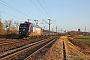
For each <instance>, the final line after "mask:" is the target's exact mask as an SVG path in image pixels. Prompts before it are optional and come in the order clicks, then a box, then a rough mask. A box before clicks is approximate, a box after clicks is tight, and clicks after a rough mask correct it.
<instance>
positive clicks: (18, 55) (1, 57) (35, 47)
mask: <svg viewBox="0 0 90 60" xmlns="http://www.w3.org/2000/svg"><path fill="white" fill-rule="evenodd" d="M55 40H56V38H48V39H44V40H40V41H37V42H34V43H30V44H27V45H24V46H22V47H19V48H16V49H12V50H8V51H5V52H3V53H1V54H0V60H7V59H9V60H15V59H18V60H20V59H21V60H23V59H25V60H27V59H29V58H30V57H31V56H33V55H34V54H35V53H36V52H38V51H39V50H41V49H43V48H44V47H45V46H47V45H49V44H50V43H52V42H54V41H55ZM29 55H30V56H29ZM28 56H29V57H28Z"/></svg>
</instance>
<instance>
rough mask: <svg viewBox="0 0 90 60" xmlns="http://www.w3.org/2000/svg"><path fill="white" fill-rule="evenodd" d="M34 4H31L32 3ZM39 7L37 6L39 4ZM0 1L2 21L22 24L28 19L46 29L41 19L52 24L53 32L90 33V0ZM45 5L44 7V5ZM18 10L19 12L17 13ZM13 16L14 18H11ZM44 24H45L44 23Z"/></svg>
mask: <svg viewBox="0 0 90 60" xmlns="http://www.w3.org/2000/svg"><path fill="white" fill-rule="evenodd" d="M32 1H33V2H34V3H33V2H32ZM38 1H39V2H40V3H41V5H42V6H43V8H44V9H45V10H44V9H43V8H42V6H41V5H40V4H39V2H38ZM38 1H37V0H0V15H1V18H2V20H3V21H4V20H9V19H13V21H18V22H24V21H26V20H27V19H28V18H29V19H31V22H33V23H34V19H37V20H38V21H39V25H40V26H41V27H44V26H45V28H46V29H48V24H41V23H42V19H44V20H45V21H47V22H48V19H49V18H50V19H51V20H52V21H51V22H54V23H53V24H52V25H51V30H52V28H53V29H54V30H55V29H56V26H57V27H58V30H61V28H62V30H77V29H78V28H80V29H81V30H82V31H85V27H86V30H87V31H89V32H90V0H38ZM44 1H45V3H46V5H45V3H44ZM18 10H19V11H18ZM13 16H14V17H13ZM44 23H45V22H44Z"/></svg>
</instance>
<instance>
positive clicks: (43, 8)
mask: <svg viewBox="0 0 90 60" xmlns="http://www.w3.org/2000/svg"><path fill="white" fill-rule="evenodd" d="M37 1H38V3H39V4H40V5H41V7H42V8H43V10H44V11H45V12H46V14H47V15H48V16H49V17H50V15H49V14H48V13H47V11H46V10H45V8H44V7H43V6H42V4H41V3H40V2H39V0H37Z"/></svg>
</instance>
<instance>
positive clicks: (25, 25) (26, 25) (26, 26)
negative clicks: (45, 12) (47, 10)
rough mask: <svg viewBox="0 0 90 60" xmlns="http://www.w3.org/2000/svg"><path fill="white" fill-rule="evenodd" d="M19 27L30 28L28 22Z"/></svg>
mask: <svg viewBox="0 0 90 60" xmlns="http://www.w3.org/2000/svg"><path fill="white" fill-rule="evenodd" d="M19 28H25V29H28V24H21V25H20V27H19Z"/></svg>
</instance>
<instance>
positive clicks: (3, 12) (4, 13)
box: [1, 11, 23, 20]
mask: <svg viewBox="0 0 90 60" xmlns="http://www.w3.org/2000/svg"><path fill="white" fill-rule="evenodd" d="M1 12H2V13H4V14H6V15H8V16H11V17H14V18H17V19H20V20H23V19H21V18H19V17H16V16H14V15H11V14H8V13H6V12H3V11H1Z"/></svg>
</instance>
